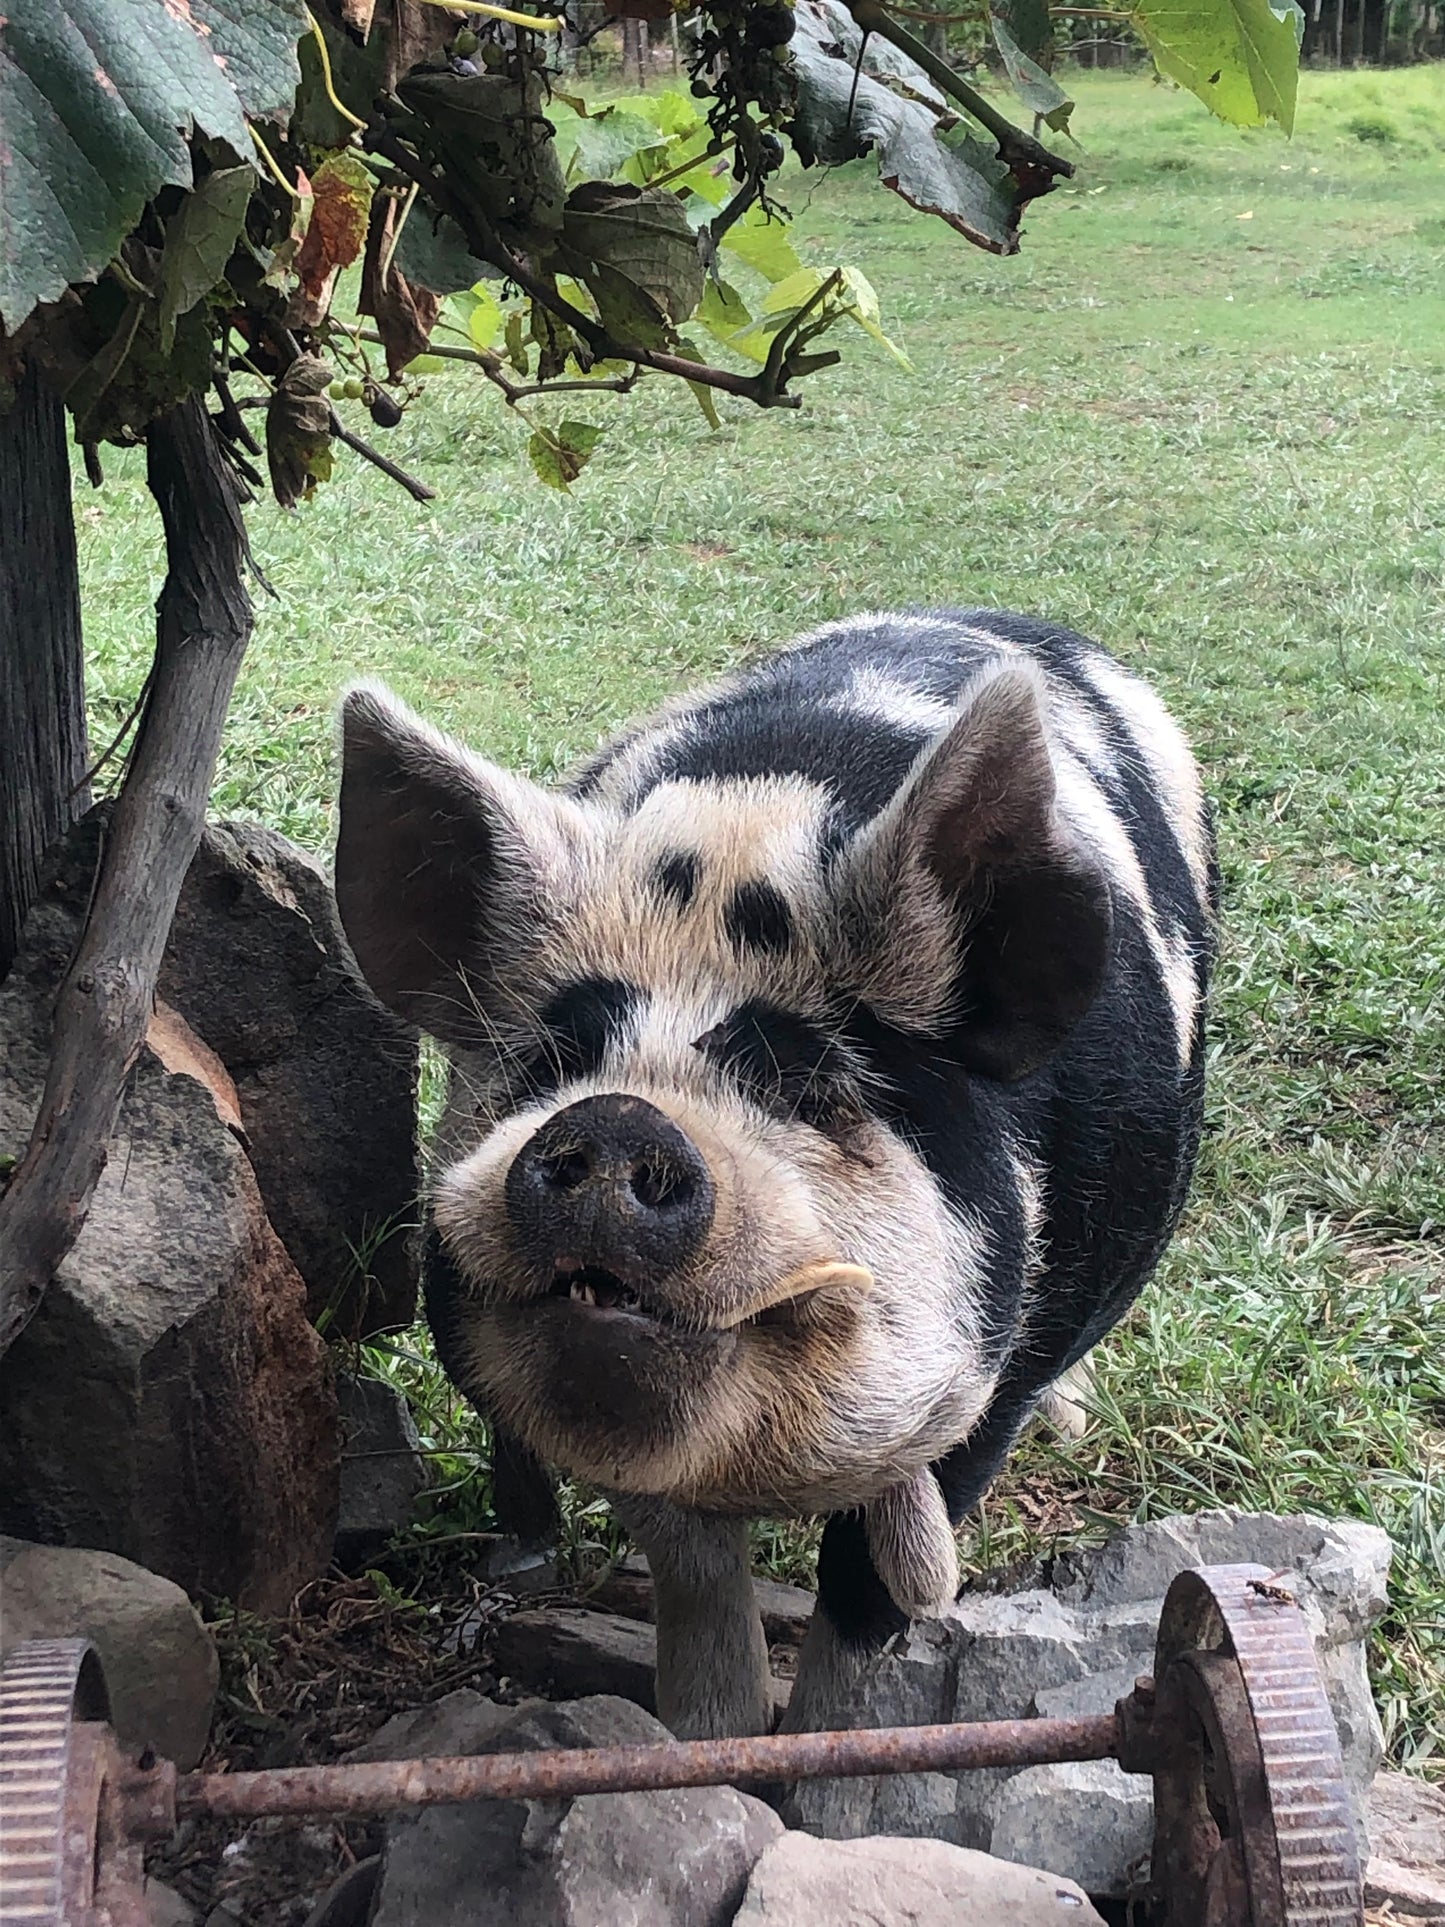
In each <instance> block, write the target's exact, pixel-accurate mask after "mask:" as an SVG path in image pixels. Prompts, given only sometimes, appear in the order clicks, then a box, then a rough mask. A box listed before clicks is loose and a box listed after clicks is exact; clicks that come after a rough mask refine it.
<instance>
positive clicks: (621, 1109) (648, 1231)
mask: <svg viewBox="0 0 1445 1927" xmlns="http://www.w3.org/2000/svg"><path fill="white" fill-rule="evenodd" d="M506 1203H507V1216H508V1218H509V1219H510V1220H511V1224H512V1229H513V1231H514V1232H515V1234H516V1237H517V1240H518V1242H519V1244H520V1246H521V1249H522V1251H523V1253H524V1254H525V1256H526V1257H527V1258H528V1259H529V1260H530V1262H531V1263H533V1264H535V1265H536V1266H537V1268H538V1269H539V1270H541V1271H551V1272H555V1271H558V1270H563V1269H565V1270H569V1271H577V1270H583V1269H585V1270H587V1271H589V1272H602V1273H610V1274H611V1275H612V1276H613V1277H615V1278H616V1279H617V1281H618V1282H619V1283H620V1284H622V1285H625V1286H629V1287H634V1288H636V1287H643V1288H645V1287H647V1286H648V1285H656V1284H660V1283H662V1281H663V1280H664V1279H666V1278H669V1277H672V1276H673V1275H674V1274H676V1273H677V1272H679V1271H681V1270H682V1269H683V1267H684V1266H685V1265H686V1264H688V1262H689V1261H690V1260H691V1259H692V1258H694V1257H696V1255H697V1253H698V1252H699V1251H700V1250H701V1249H702V1245H703V1241H704V1240H705V1239H706V1237H707V1235H708V1232H709V1230H710V1229H711V1227H712V1220H713V1209H714V1203H715V1198H714V1192H713V1183H712V1178H711V1176H710V1175H709V1173H708V1168H707V1165H706V1163H705V1162H704V1160H703V1157H702V1154H701V1152H700V1151H699V1150H698V1149H697V1146H696V1145H695V1144H693V1142H692V1141H691V1139H690V1138H688V1137H687V1136H686V1135H685V1134H684V1133H683V1132H682V1131H680V1130H679V1129H678V1127H677V1126H676V1125H675V1124H674V1123H673V1122H672V1121H671V1119H670V1118H667V1117H665V1116H664V1115H663V1113H662V1112H661V1111H659V1110H658V1109H657V1107H656V1106H655V1105H653V1104H649V1103H647V1102H646V1101H645V1100H644V1099H642V1098H639V1097H626V1096H620V1095H619V1096H605V1097H587V1098H583V1099H582V1100H581V1101H580V1102H579V1103H576V1104H569V1105H568V1106H567V1108H566V1109H565V1110H562V1111H558V1112H557V1113H556V1115H555V1116H553V1117H551V1118H549V1119H548V1120H547V1122H546V1123H545V1124H544V1125H543V1126H542V1128H541V1130H539V1131H538V1132H537V1133H536V1135H535V1136H534V1137H532V1138H530V1139H529V1140H528V1141H527V1143H526V1144H524V1145H523V1147H522V1149H521V1150H520V1151H519V1152H518V1153H517V1155H516V1157H515V1158H514V1159H513V1161H512V1166H511V1169H510V1170H509V1171H508V1173H507V1186H506Z"/></svg>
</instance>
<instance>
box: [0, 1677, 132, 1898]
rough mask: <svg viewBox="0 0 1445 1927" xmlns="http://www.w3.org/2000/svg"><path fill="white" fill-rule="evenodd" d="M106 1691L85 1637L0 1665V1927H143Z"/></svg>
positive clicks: (128, 1815) (120, 1773)
mask: <svg viewBox="0 0 1445 1927" xmlns="http://www.w3.org/2000/svg"><path fill="white" fill-rule="evenodd" d="M109 1713H110V1701H109V1695H108V1694H107V1692H106V1688H105V1678H104V1675H103V1674H102V1672H101V1668H100V1660H99V1658H98V1656H97V1654H96V1652H95V1649H94V1648H93V1647H92V1646H91V1645H90V1644H89V1643H88V1642H87V1641H86V1640H83V1639H36V1640H31V1641H29V1642H28V1643H27V1644H25V1645H23V1646H18V1647H16V1649H15V1651H14V1652H12V1653H11V1654H10V1656H9V1657H8V1658H7V1659H6V1661H5V1662H4V1665H3V1666H0V1927H145V1921H146V1914H145V1908H144V1901H143V1898H142V1887H143V1878H142V1872H141V1851H142V1849H141V1844H140V1842H141V1841H142V1840H143V1839H144V1838H145V1837H146V1836H145V1830H144V1825H143V1823H142V1825H140V1826H137V1825H135V1824H133V1823H132V1817H131V1815H130V1814H128V1813H126V1812H123V1811H122V1810H121V1808H120V1805H119V1802H120V1800H121V1799H122V1797H123V1785H122V1782H123V1772H122V1766H123V1763H122V1762H121V1759H120V1755H119V1753H118V1752H117V1749H116V1746H115V1740H114V1737H113V1735H112V1733H111V1730H110V1727H109V1725H108V1724H107V1723H106V1722H107V1720H108V1718H109Z"/></svg>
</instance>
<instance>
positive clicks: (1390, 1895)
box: [1365, 1773, 1445, 1927]
mask: <svg viewBox="0 0 1445 1927" xmlns="http://www.w3.org/2000/svg"><path fill="white" fill-rule="evenodd" d="M1366 1823H1367V1825H1368V1828H1369V1834H1370V1859H1369V1865H1368V1866H1367V1867H1366V1869H1365V1903H1366V1905H1367V1906H1369V1907H1385V1906H1387V1905H1388V1906H1389V1907H1391V1908H1392V1909H1393V1915H1394V1917H1396V1918H1398V1919H1400V1920H1412V1921H1429V1922H1433V1923H1435V1927H1440V1923H1442V1922H1445V1787H1438V1786H1432V1785H1431V1784H1430V1783H1429V1781H1427V1780H1417V1779H1415V1778H1414V1777H1413V1776H1412V1775H1411V1774H1408V1773H1381V1774H1380V1775H1379V1776H1378V1777H1377V1779H1376V1781H1375V1784H1374V1785H1373V1786H1372V1787H1371V1788H1370V1804H1369V1808H1368V1811H1367V1814H1366Z"/></svg>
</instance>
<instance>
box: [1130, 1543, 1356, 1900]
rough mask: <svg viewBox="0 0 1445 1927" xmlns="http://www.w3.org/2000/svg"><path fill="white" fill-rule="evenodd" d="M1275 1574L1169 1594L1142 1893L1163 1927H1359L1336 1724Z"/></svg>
mask: <svg viewBox="0 0 1445 1927" xmlns="http://www.w3.org/2000/svg"><path fill="white" fill-rule="evenodd" d="M1281 1578H1282V1575H1281V1574H1278V1573H1271V1572H1269V1571H1268V1570H1267V1569H1266V1568H1265V1567H1263V1566H1211V1567H1208V1568H1206V1569H1205V1570H1203V1571H1200V1572H1184V1573H1181V1574H1180V1575H1179V1576H1178V1578H1176V1579H1175V1580H1174V1582H1173V1584H1172V1585H1171V1586H1170V1588H1169V1591H1168V1594H1167V1595H1166V1597H1165V1601H1164V1611H1163V1614H1162V1616H1161V1618H1160V1622H1159V1637H1158V1644H1157V1647H1156V1658H1155V1678H1156V1682H1157V1684H1156V1689H1155V1690H1156V1700H1157V1703H1156V1706H1155V1710H1154V1717H1153V1721H1152V1725H1153V1729H1154V1734H1155V1736H1156V1742H1157V1743H1158V1744H1159V1745H1160V1746H1161V1748H1162V1749H1163V1751H1162V1757H1161V1758H1160V1759H1159V1760H1158V1761H1157V1762H1156V1765H1155V1769H1154V1869H1153V1884H1154V1890H1155V1892H1156V1894H1157V1895H1158V1896H1159V1898H1160V1899H1161V1901H1162V1902H1163V1904H1164V1908H1165V1919H1166V1921H1167V1924H1168V1927H1226V1923H1233V1922H1236V1921H1248V1922H1250V1923H1251V1927H1361V1923H1362V1922H1363V1920H1364V1908H1363V1898H1362V1881H1361V1876H1360V1861H1359V1852H1358V1849H1357V1846H1356V1841H1355V1831H1354V1824H1353V1821H1352V1817H1351V1811H1350V1801H1349V1795H1348V1792H1347V1789H1346V1786H1345V1777H1344V1762H1343V1760H1342V1758H1341V1755H1340V1743H1339V1736H1338V1734H1337V1732H1336V1729H1335V1722H1334V1716H1333V1714H1332V1713H1331V1712H1330V1706H1329V1701H1328V1700H1327V1699H1326V1697H1325V1690H1324V1686H1323V1683H1322V1681H1321V1679H1320V1675H1319V1670H1318V1668H1317V1666H1316V1664H1315V1654H1314V1645H1313V1642H1312V1640H1311V1638H1310V1634H1309V1628H1308V1627H1307V1625H1306V1624H1305V1620H1304V1615H1303V1614H1302V1613H1301V1612H1300V1610H1299V1607H1298V1605H1297V1604H1296V1602H1295V1600H1294V1598H1293V1596H1292V1595H1291V1594H1290V1592H1289V1591H1288V1590H1287V1588H1286V1587H1285V1586H1284V1585H1282V1584H1280V1583H1278V1582H1279V1581H1280V1580H1281Z"/></svg>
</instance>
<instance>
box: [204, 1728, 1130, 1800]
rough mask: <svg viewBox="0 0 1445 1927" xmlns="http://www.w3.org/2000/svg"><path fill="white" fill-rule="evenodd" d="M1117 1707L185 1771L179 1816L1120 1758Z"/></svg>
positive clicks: (553, 1795) (541, 1797) (531, 1796)
mask: <svg viewBox="0 0 1445 1927" xmlns="http://www.w3.org/2000/svg"><path fill="white" fill-rule="evenodd" d="M1118 1747H1119V1728H1118V1722H1117V1720H1116V1717H1115V1715H1114V1714H1112V1713H1099V1714H1095V1715H1093V1716H1091V1717H1089V1718H1084V1719H1070V1720H991V1721H985V1722H980V1723H979V1724H976V1725H970V1726H893V1727H883V1728H873V1729H870V1730H867V1731H860V1732H844V1733H775V1734H769V1735H765V1736H762V1737H759V1738H756V1739H727V1740H684V1741H673V1742H671V1743H669V1744H666V1745H660V1746H599V1747H587V1748H582V1749H577V1748H568V1749H565V1750H557V1751H553V1752H545V1753H494V1754H481V1755H467V1756H464V1757H462V1758H458V1759H429V1760H377V1761H368V1762H364V1763H363V1762H359V1761H358V1762H357V1763H356V1764H354V1765H351V1766H324V1767H315V1766H312V1767H275V1768H272V1769H271V1770H270V1771H267V1772H260V1773H188V1774H185V1775H183V1776H182V1777H181V1779H180V1780H178V1782H177V1784H176V1814H177V1817H178V1818H181V1819H185V1818H188V1817H191V1816H193V1815H199V1814H207V1815H212V1816H214V1815H220V1814H225V1815H235V1816H246V1815H251V1814H260V1813H274V1814H305V1813H380V1812H384V1811H385V1810H386V1809H387V1808H388V1807H407V1806H435V1805H438V1804H445V1803H451V1802H454V1801H460V1800H545V1799H560V1798H563V1797H565V1796H568V1795H571V1794H578V1793H636V1792H640V1791H643V1790H645V1789H651V1788H662V1787H690V1786H733V1785H736V1784H737V1783H738V1782H740V1781H742V1782H748V1781H752V1782H756V1781H759V1780H777V1781H783V1780H821V1779H856V1778H858V1777H859V1776H860V1775H863V1774H868V1773H929V1772H933V1773H955V1772H959V1771H961V1770H963V1769H964V1768H968V1767H983V1766H1013V1767H1019V1766H1039V1765H1042V1764H1044V1763H1046V1762H1049V1761H1056V1760H1106V1759H1112V1758H1114V1757H1116V1756H1117V1753H1118Z"/></svg>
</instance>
